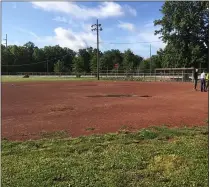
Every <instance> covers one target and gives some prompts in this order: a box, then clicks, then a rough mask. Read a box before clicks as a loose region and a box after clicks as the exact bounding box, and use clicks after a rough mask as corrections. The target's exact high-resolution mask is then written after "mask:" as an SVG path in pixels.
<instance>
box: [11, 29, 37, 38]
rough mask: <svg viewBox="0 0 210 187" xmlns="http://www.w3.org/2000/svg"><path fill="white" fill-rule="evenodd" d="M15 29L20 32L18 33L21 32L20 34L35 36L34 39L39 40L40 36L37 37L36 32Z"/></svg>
mask: <svg viewBox="0 0 210 187" xmlns="http://www.w3.org/2000/svg"><path fill="white" fill-rule="evenodd" d="M15 29H16V30H18V31H20V32H23V33H26V34H29V35H31V36H33V37H34V38H36V39H39V36H37V35H36V34H35V33H34V32H32V31H29V30H27V29H23V28H20V27H16V28H15Z"/></svg>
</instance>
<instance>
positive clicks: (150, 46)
mask: <svg viewBox="0 0 210 187" xmlns="http://www.w3.org/2000/svg"><path fill="white" fill-rule="evenodd" d="M151 74H152V59H151V44H150V76H151ZM150 78H151V77H150Z"/></svg>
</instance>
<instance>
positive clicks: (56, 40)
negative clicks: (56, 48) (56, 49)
mask: <svg viewBox="0 0 210 187" xmlns="http://www.w3.org/2000/svg"><path fill="white" fill-rule="evenodd" d="M54 32H55V35H54V36H46V37H40V38H39V39H38V40H37V41H35V43H37V44H38V45H42V46H45V45H60V46H61V47H68V48H70V49H72V50H75V51H78V50H79V49H82V48H86V47H89V46H92V47H96V36H95V34H94V33H92V32H85V31H83V32H79V33H78V32H74V31H72V30H71V29H64V28H62V27H58V28H56V29H55V30H54Z"/></svg>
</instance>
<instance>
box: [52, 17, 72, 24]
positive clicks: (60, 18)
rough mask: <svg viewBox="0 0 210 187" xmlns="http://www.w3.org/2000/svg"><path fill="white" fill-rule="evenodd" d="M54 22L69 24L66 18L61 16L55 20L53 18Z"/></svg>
mask: <svg viewBox="0 0 210 187" xmlns="http://www.w3.org/2000/svg"><path fill="white" fill-rule="evenodd" d="M53 21H57V22H63V23H69V21H68V20H67V19H66V18H65V17H61V16H56V17H55V18H53Z"/></svg>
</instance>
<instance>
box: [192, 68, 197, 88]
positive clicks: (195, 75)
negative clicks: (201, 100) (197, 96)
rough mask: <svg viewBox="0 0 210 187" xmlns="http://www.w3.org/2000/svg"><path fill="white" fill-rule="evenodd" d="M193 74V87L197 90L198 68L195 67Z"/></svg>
mask: <svg viewBox="0 0 210 187" xmlns="http://www.w3.org/2000/svg"><path fill="white" fill-rule="evenodd" d="M193 76H194V89H195V90H196V91H197V83H198V69H195V71H194V74H193Z"/></svg>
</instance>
